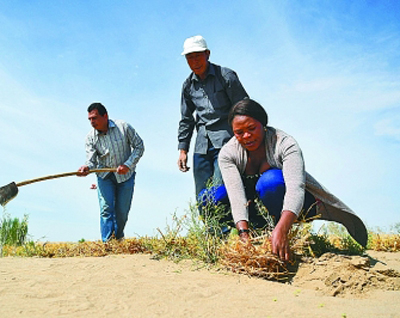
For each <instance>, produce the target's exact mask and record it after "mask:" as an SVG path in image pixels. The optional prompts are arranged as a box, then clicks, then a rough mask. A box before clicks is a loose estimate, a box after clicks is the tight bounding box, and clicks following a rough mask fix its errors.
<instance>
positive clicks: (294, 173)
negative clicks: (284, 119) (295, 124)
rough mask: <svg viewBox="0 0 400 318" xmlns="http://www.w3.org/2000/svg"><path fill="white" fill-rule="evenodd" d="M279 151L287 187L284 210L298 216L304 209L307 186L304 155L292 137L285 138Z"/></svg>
mask: <svg viewBox="0 0 400 318" xmlns="http://www.w3.org/2000/svg"><path fill="white" fill-rule="evenodd" d="M278 149H279V154H278V155H279V157H280V158H279V159H280V161H281V162H282V173H283V178H284V180H285V186H286V192H285V196H284V199H283V208H282V210H283V211H285V210H287V211H291V212H293V213H295V214H296V215H297V216H298V215H299V214H300V212H301V210H302V208H303V204H304V195H305V184H306V172H305V168H304V160H303V154H302V152H301V149H300V147H299V145H298V144H297V142H296V141H295V140H294V138H293V137H291V136H285V137H283V139H282V140H281V142H280V145H279V146H278Z"/></svg>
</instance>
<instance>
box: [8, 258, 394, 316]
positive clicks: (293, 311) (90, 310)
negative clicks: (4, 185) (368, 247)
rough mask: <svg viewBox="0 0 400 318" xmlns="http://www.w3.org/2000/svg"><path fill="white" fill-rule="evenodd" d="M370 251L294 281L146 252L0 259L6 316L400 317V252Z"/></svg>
mask: <svg viewBox="0 0 400 318" xmlns="http://www.w3.org/2000/svg"><path fill="white" fill-rule="evenodd" d="M368 254H369V255H370V256H371V258H370V260H371V264H370V265H369V266H367V265H366V264H363V262H365V260H363V259H357V258H356V259H354V258H343V257H339V256H338V255H325V256H323V257H325V258H321V259H320V260H318V261H316V262H313V263H309V264H303V265H302V266H301V267H300V268H299V269H298V271H297V273H296V275H295V277H294V279H293V282H292V283H291V284H288V283H279V282H272V281H266V280H263V279H258V278H250V277H247V276H245V275H238V274H234V273H227V272H224V271H215V270H207V269H205V268H198V267H197V266H196V264H193V263H192V262H180V263H178V264H176V263H173V262H170V261H166V260H153V259H151V256H149V255H142V254H139V255H119V256H107V257H97V258H96V257H83V258H79V257H75V258H54V259H48V258H47V259H46V258H15V257H6V258H0V281H1V283H0V317H3V318H5V317H111V316H113V317H229V316H231V317H296V318H298V317H400V290H399V289H400V282H399V280H400V278H399V277H398V276H397V275H398V273H399V271H400V253H383V252H373V251H369V253H368ZM349 264H350V265H349ZM362 285H363V286H362Z"/></svg>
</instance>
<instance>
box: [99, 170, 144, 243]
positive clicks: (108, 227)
mask: <svg viewBox="0 0 400 318" xmlns="http://www.w3.org/2000/svg"><path fill="white" fill-rule="evenodd" d="M135 175H136V173H134V174H133V175H132V177H131V178H130V179H128V180H127V181H125V182H122V183H118V182H117V179H116V177H115V175H114V173H109V174H108V175H107V176H106V178H105V179H102V178H100V177H97V189H98V196H99V204H100V232H101V239H102V240H103V242H107V241H108V240H109V239H110V238H111V236H112V234H113V233H114V235H115V238H116V239H120V238H123V237H124V228H125V224H126V222H127V221H128V214H129V210H130V208H131V203H132V196H133V189H134V186H135Z"/></svg>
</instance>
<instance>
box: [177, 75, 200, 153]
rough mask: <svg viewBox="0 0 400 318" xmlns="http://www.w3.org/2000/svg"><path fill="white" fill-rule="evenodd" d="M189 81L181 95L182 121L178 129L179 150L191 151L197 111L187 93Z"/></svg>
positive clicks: (184, 85) (186, 82)
mask: <svg viewBox="0 0 400 318" xmlns="http://www.w3.org/2000/svg"><path fill="white" fill-rule="evenodd" d="M189 83H190V82H189V81H187V80H186V81H185V83H184V84H183V87H182V93H181V120H180V121H179V128H178V150H180V149H183V150H186V151H189V146H190V140H191V139H192V135H193V130H194V127H195V119H194V116H193V113H194V111H195V110H196V107H195V105H194V104H193V102H192V100H191V99H190V96H188V94H187V92H186V87H187V86H188V85H189Z"/></svg>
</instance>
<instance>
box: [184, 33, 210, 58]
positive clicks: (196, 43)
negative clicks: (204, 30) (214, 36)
mask: <svg viewBox="0 0 400 318" xmlns="http://www.w3.org/2000/svg"><path fill="white" fill-rule="evenodd" d="M206 50H208V47H207V43H206V40H204V38H203V37H202V36H201V35H195V36H192V37H190V38H187V39H186V40H185V42H184V43H183V52H182V53H181V54H182V55H186V54H189V53H193V52H203V51H206Z"/></svg>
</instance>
